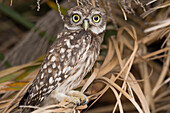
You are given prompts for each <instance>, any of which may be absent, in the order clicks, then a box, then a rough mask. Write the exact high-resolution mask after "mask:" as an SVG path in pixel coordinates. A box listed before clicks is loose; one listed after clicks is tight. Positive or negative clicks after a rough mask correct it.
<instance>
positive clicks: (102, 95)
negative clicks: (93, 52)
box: [0, 0, 170, 113]
mask: <svg viewBox="0 0 170 113" xmlns="http://www.w3.org/2000/svg"><path fill="white" fill-rule="evenodd" d="M87 1H88V0H87ZM89 1H90V2H91V3H92V4H93V6H95V5H97V4H99V5H100V7H102V8H104V9H105V10H106V12H107V14H108V15H107V17H108V25H107V30H106V33H105V39H104V42H103V44H102V47H101V53H100V56H99V58H98V60H97V62H96V64H95V66H94V68H93V69H92V71H91V72H90V73H89V74H88V75H87V76H86V77H85V79H84V80H83V81H82V82H81V84H80V85H79V86H78V87H77V88H76V89H77V90H81V91H82V92H84V93H85V94H86V95H88V97H89V100H90V102H89V103H88V104H87V105H83V106H78V107H76V106H75V105H73V104H71V103H64V102H62V103H59V104H56V105H49V106H45V107H44V106H43V107H38V106H25V107H34V108H37V109H36V110H35V111H34V112H33V113H42V112H45V113H51V112H73V111H77V112H86V113H93V112H96V113H110V112H113V113H115V112H120V113H123V112H125V113H138V112H139V113H150V112H152V113H168V112H169V111H170V87H169V83H170V71H169V69H170V18H169V16H170V7H169V6H170V1H169V0H140V1H139V0H96V1H98V2H95V0H89ZM80 3H81V0H73V1H70V2H69V1H67V0H62V1H61V2H59V3H58V2H57V1H56V2H55V1H52V0H42V1H41V2H40V1H39V0H37V4H36V3H35V1H34V0H30V1H22V0H18V1H12V0H11V1H7V0H6V1H3V2H2V1H1V3H0V25H1V26H0V37H1V39H0V70H1V71H0V112H2V113H9V112H12V113H13V112H18V108H17V105H18V103H19V101H20V99H21V98H22V96H23V95H24V93H25V91H26V89H27V88H28V87H29V85H30V83H31V81H32V80H33V78H34V77H35V76H36V74H37V73H38V71H39V68H40V65H41V63H42V61H43V58H44V55H45V53H46V51H47V50H48V48H49V46H50V45H51V43H52V42H53V41H54V40H55V37H56V35H57V33H59V32H60V31H61V30H62V28H63V24H62V15H65V13H66V11H67V9H69V8H70V7H74V6H75V5H79V4H80ZM10 5H11V6H10ZM58 6H60V7H58ZM51 9H53V10H51ZM36 10H39V11H36Z"/></svg>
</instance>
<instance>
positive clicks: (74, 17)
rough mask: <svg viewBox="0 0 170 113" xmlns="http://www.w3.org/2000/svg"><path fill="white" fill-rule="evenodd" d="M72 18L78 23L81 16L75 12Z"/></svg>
mask: <svg viewBox="0 0 170 113" xmlns="http://www.w3.org/2000/svg"><path fill="white" fill-rule="evenodd" d="M72 19H73V22H75V23H77V22H79V21H80V16H79V15H78V14H75V15H73V17H72Z"/></svg>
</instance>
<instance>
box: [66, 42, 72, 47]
mask: <svg viewBox="0 0 170 113" xmlns="http://www.w3.org/2000/svg"><path fill="white" fill-rule="evenodd" d="M66 44H67V47H68V48H70V47H71V43H70V40H67V41H66Z"/></svg>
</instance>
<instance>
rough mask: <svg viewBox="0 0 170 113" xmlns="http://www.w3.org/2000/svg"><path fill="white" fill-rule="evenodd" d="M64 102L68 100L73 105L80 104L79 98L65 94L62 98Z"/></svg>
mask: <svg viewBox="0 0 170 113" xmlns="http://www.w3.org/2000/svg"><path fill="white" fill-rule="evenodd" d="M63 101H64V102H70V103H73V104H75V105H80V100H79V99H78V98H77V97H71V96H66V97H65V98H64V99H63Z"/></svg>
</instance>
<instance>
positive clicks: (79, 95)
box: [68, 90, 89, 105]
mask: <svg viewBox="0 0 170 113" xmlns="http://www.w3.org/2000/svg"><path fill="white" fill-rule="evenodd" d="M68 95H69V96H71V97H75V98H77V99H79V101H80V104H79V105H84V104H87V103H88V101H89V99H88V98H87V96H86V95H84V94H83V93H81V92H79V91H74V90H71V91H69V93H68Z"/></svg>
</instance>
